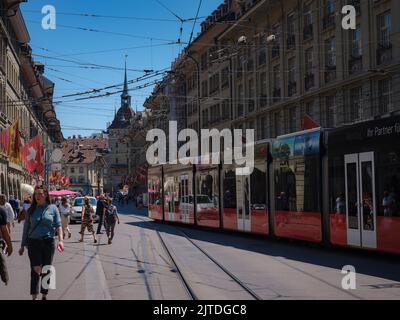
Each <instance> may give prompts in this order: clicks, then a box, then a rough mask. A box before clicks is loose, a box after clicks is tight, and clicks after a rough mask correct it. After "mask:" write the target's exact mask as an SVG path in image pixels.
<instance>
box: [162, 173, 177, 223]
mask: <svg viewBox="0 0 400 320" xmlns="http://www.w3.org/2000/svg"><path fill="white" fill-rule="evenodd" d="M164 189H165V191H164V192H165V213H166V216H165V219H166V220H167V221H175V201H176V196H177V195H176V192H175V185H174V177H168V178H167V179H166V183H165V187H164Z"/></svg>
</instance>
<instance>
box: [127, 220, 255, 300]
mask: <svg viewBox="0 0 400 320" xmlns="http://www.w3.org/2000/svg"><path fill="white" fill-rule="evenodd" d="M132 217H134V218H135V219H137V220H140V221H143V222H147V223H149V224H150V225H151V227H152V229H153V230H154V231H155V232H156V234H157V236H158V238H159V240H160V243H161V245H162V247H163V249H164V251H165V252H166V254H167V255H168V258H169V260H170V261H171V264H172V268H174V269H175V270H176V273H177V274H178V277H179V278H180V280H181V282H182V284H183V286H184V288H185V290H186V292H187V294H188V296H189V298H190V299H191V300H199V297H198V295H197V294H196V293H195V290H194V289H193V287H192V286H191V285H190V280H189V277H187V276H186V275H185V274H184V272H183V271H182V270H181V268H180V267H179V264H178V263H177V261H176V259H175V257H174V254H173V253H172V250H171V248H170V247H169V246H168V244H167V242H166V241H165V239H164V238H163V236H162V235H161V232H160V231H159V230H158V228H157V227H156V226H154V225H153V224H152V223H151V221H149V220H146V219H143V218H141V217H139V216H136V215H132ZM175 229H176V230H177V231H178V232H179V233H180V234H181V235H182V236H183V237H184V238H185V239H186V240H187V241H188V242H189V243H190V244H191V245H192V246H193V247H195V248H196V249H197V250H198V251H200V252H201V253H202V254H203V255H204V256H205V257H207V259H208V260H210V261H211V262H212V263H213V264H214V265H215V266H217V268H218V269H220V270H221V271H222V272H223V273H224V274H225V275H227V276H228V277H229V278H230V280H232V281H233V282H234V283H235V284H237V285H238V286H239V287H240V288H241V289H242V290H243V291H244V292H246V294H248V295H249V296H250V297H251V298H252V299H254V300H262V298H261V297H260V296H259V295H258V294H257V293H255V292H254V291H253V290H252V289H250V288H249V287H248V286H247V285H246V284H245V283H243V282H242V281H241V280H240V279H239V278H238V277H236V276H235V275H234V274H232V273H231V272H230V271H229V270H228V269H226V268H225V267H224V266H223V265H222V264H220V263H219V262H218V261H217V260H215V259H214V258H213V257H212V256H211V255H209V254H208V253H207V252H206V251H205V250H204V249H203V248H201V247H200V246H199V245H198V244H196V243H195V242H194V241H193V240H192V239H191V238H190V237H189V236H188V235H187V234H186V233H185V232H184V231H183V230H182V229H180V228H177V227H175Z"/></svg>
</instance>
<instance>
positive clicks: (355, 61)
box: [349, 55, 362, 74]
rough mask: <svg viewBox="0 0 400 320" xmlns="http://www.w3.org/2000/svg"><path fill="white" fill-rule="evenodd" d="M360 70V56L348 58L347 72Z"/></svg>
mask: <svg viewBox="0 0 400 320" xmlns="http://www.w3.org/2000/svg"><path fill="white" fill-rule="evenodd" d="M361 70H362V56H361V55H358V56H351V57H350V60H349V73H350V74H354V73H357V72H360V71H361Z"/></svg>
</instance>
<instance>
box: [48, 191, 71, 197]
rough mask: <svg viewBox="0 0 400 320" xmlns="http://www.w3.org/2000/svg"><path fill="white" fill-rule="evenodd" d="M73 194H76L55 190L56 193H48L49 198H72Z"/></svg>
mask: <svg viewBox="0 0 400 320" xmlns="http://www.w3.org/2000/svg"><path fill="white" fill-rule="evenodd" d="M75 194H77V192H74V191H70V190H56V191H50V192H49V196H51V197H63V196H72V195H75Z"/></svg>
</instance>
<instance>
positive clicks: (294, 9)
mask: <svg viewBox="0 0 400 320" xmlns="http://www.w3.org/2000/svg"><path fill="white" fill-rule="evenodd" d="M347 4H351V5H354V7H355V8H356V12H357V15H356V21H357V23H356V29H355V30H344V29H343V28H342V18H343V17H344V15H342V13H341V11H342V7H343V6H345V5H347ZM399 54H400V2H399V1H393V0H358V1H357V0H351V1H350V0H318V1H317V0H301V1H297V0H287V1H286V0H285V1H279V0H253V1H251V0H248V1H230V0H226V1H224V2H223V3H222V4H221V5H220V6H219V7H218V8H217V9H216V10H215V11H214V12H213V13H212V15H210V16H209V17H208V18H207V19H206V20H205V21H204V22H203V23H202V30H201V32H200V34H199V35H198V36H197V37H196V38H195V40H194V41H193V42H192V43H191V44H190V45H189V46H188V47H187V48H186V49H185V50H184V52H182V54H181V55H180V56H179V57H178V59H177V62H176V63H175V64H174V68H173V71H172V73H174V74H179V77H176V78H175V79H174V82H175V83H176V82H177V81H178V82H179V81H181V82H183V83H184V88H185V98H186V105H185V108H184V109H185V114H186V117H185V120H184V121H185V122H186V125H187V127H189V128H193V129H198V128H199V127H201V128H219V129H222V128H232V129H233V128H236V129H239V128H242V129H255V134H256V138H257V139H260V140H261V139H266V138H275V137H277V136H279V135H282V134H287V133H291V132H296V131H299V130H302V128H303V119H304V116H305V115H308V116H310V117H311V118H313V119H314V120H315V122H317V123H318V124H320V125H321V126H322V127H325V128H332V127H339V126H344V125H351V124H354V123H357V122H359V121H365V120H368V119H373V118H376V117H380V116H389V115H390V114H393V113H394V112H396V111H398V110H399V107H398V105H399V104H398V102H399V101H400V55H399ZM149 100H151V101H155V99H152V98H150V99H149ZM199 107H200V110H199V109H198V108H199ZM198 121H200V126H199V124H198Z"/></svg>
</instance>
